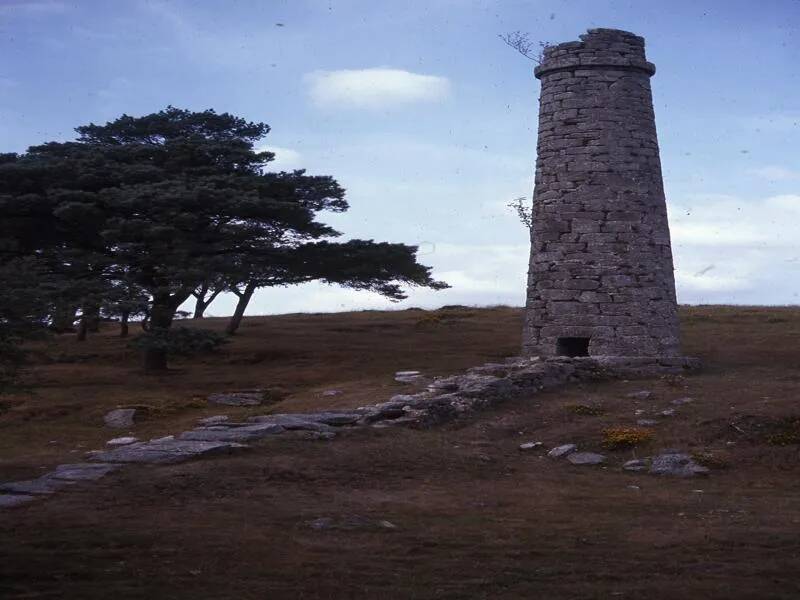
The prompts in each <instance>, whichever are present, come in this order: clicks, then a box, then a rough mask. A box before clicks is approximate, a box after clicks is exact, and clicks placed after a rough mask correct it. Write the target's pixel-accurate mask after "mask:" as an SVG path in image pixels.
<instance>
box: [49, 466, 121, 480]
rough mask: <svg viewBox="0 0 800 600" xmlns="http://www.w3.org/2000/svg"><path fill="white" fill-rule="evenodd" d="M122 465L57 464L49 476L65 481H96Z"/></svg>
mask: <svg viewBox="0 0 800 600" xmlns="http://www.w3.org/2000/svg"><path fill="white" fill-rule="evenodd" d="M121 466H122V465H112V464H107V463H74V464H69V465H58V466H57V467H56V470H55V472H53V473H50V475H49V476H50V477H53V478H55V479H63V480H66V481H97V480H98V479H100V478H101V477H105V476H106V475H108V474H109V473H111V472H112V471H116V470H117V469H119V468H120V467H121Z"/></svg>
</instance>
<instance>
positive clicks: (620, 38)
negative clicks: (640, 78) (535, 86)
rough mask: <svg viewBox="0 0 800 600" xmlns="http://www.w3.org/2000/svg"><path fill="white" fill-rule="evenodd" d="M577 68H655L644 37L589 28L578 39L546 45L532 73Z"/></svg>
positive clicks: (654, 69)
mask: <svg viewBox="0 0 800 600" xmlns="http://www.w3.org/2000/svg"><path fill="white" fill-rule="evenodd" d="M576 68H580V69H614V70H637V71H644V72H645V73H647V74H648V75H653V74H655V72H656V67H655V65H654V64H653V63H650V62H647V59H646V58H645V54H644V38H643V37H640V36H638V35H636V34H633V33H631V32H629V31H622V30H621V29H589V30H588V31H587V32H586V33H584V34H583V35H582V36H580V41H579V42H565V43H563V44H558V45H556V46H548V47H546V48H545V49H544V52H543V53H542V62H541V63H540V64H539V66H538V67H536V69H534V75H536V77H537V78H539V79H541V78H542V76H543V75H545V74H546V73H551V72H553V71H565V70H574V69H576Z"/></svg>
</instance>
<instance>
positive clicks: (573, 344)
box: [556, 337, 589, 357]
mask: <svg viewBox="0 0 800 600" xmlns="http://www.w3.org/2000/svg"><path fill="white" fill-rule="evenodd" d="M556 354H558V355H559V356H571V357H572V356H589V338H587V337H562V338H558V341H557V342H556Z"/></svg>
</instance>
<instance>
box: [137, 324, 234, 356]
mask: <svg viewBox="0 0 800 600" xmlns="http://www.w3.org/2000/svg"><path fill="white" fill-rule="evenodd" d="M227 343H228V338H226V337H225V336H224V335H222V334H221V333H217V332H216V331H211V330H209V329H196V328H194V327H193V328H189V327H176V328H174V329H169V330H167V331H164V330H156V331H148V332H147V333H143V334H142V335H138V336H136V337H135V338H133V339H132V340H131V342H130V345H131V346H132V347H133V348H136V349H138V350H145V349H152V348H157V349H160V350H164V351H165V352H167V354H171V355H178V356H192V355H195V354H207V353H210V352H216V351H217V350H219V349H220V348H221V347H222V345H223V344H227Z"/></svg>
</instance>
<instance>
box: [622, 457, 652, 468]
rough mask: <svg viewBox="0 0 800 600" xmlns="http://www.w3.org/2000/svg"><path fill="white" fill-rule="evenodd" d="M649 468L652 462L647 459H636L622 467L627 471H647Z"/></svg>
mask: <svg viewBox="0 0 800 600" xmlns="http://www.w3.org/2000/svg"><path fill="white" fill-rule="evenodd" d="M649 466H650V461H649V460H647V459H646V458H635V459H633V460H629V461H628V462H626V463H625V464H624V465H622V468H623V470H625V471H646V470H647V468H648V467H649Z"/></svg>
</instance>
